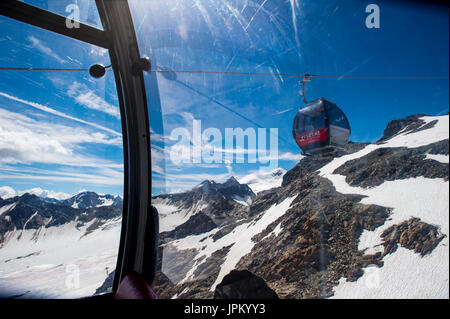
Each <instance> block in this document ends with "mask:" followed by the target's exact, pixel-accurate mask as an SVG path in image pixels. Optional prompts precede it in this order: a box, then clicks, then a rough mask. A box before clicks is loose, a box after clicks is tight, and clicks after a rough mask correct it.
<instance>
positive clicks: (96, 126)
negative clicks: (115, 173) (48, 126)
mask: <svg viewBox="0 0 450 319" xmlns="http://www.w3.org/2000/svg"><path fill="white" fill-rule="evenodd" d="M0 96H3V97H5V98H7V99H9V100H12V101H16V102H20V103H23V104H26V105H29V106H31V107H34V108H36V109H38V110H41V111H43V112H46V113H49V114H53V115H56V116H59V117H62V118H66V119H69V120H72V121H75V122H78V123H82V124H85V125H89V126H92V127H95V128H97V129H99V130H102V131H105V132H108V133H110V134H114V135H116V136H122V134H121V133H118V132H116V131H114V130H111V129H109V128H106V127H104V126H101V125H98V124H96V123H92V122H88V121H84V120H81V119H79V118H76V117H73V116H71V115H67V114H65V113H63V112H60V111H57V110H54V109H52V108H50V107H48V106H45V105H42V104H39V103H35V102H30V101H27V100H22V99H20V98H18V97H15V96H12V95H9V94H6V93H4V92H0Z"/></svg>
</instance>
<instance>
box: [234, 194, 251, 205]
mask: <svg viewBox="0 0 450 319" xmlns="http://www.w3.org/2000/svg"><path fill="white" fill-rule="evenodd" d="M233 200H234V201H235V202H236V203H238V204H240V205H243V206H250V205H251V204H252V198H251V197H250V196H248V195H246V196H245V197H241V196H238V195H234V196H233Z"/></svg>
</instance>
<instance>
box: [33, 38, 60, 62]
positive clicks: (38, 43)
mask: <svg viewBox="0 0 450 319" xmlns="http://www.w3.org/2000/svg"><path fill="white" fill-rule="evenodd" d="M28 41H30V42H31V44H30V47H31V48H35V49H37V50H39V51H40V52H42V53H44V54H46V55H48V56H50V57H52V58H54V59H55V60H56V61H58V62H59V63H66V60H64V59H62V58H61V57H60V56H59V55H57V54H56V53H55V52H53V50H52V49H50V48H49V47H47V46H46V45H44V44H43V43H42V41H40V40H39V39H37V38H36V37H34V36H32V35H31V36H29V37H28Z"/></svg>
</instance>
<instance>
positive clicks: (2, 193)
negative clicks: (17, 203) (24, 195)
mask: <svg viewBox="0 0 450 319" xmlns="http://www.w3.org/2000/svg"><path fill="white" fill-rule="evenodd" d="M16 194H17V193H16V191H15V190H14V188H12V187H10V186H1V187H0V197H1V198H3V199H7V198H11V197H14V196H16Z"/></svg>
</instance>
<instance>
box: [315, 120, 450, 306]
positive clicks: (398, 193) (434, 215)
mask: <svg viewBox="0 0 450 319" xmlns="http://www.w3.org/2000/svg"><path fill="white" fill-rule="evenodd" d="M421 119H423V120H424V121H425V122H426V123H429V122H431V121H434V120H437V121H438V122H437V123H436V125H435V126H434V127H433V128H431V129H427V130H423V131H419V132H416V133H412V134H408V133H401V134H398V135H397V136H395V137H393V138H392V139H390V140H388V141H387V142H385V143H383V144H380V145H368V146H367V147H365V148H364V149H362V150H361V151H359V152H356V153H354V154H350V155H347V156H342V157H340V158H336V159H335V160H333V161H332V162H330V163H329V164H327V165H326V166H324V167H323V168H322V169H320V170H319V174H320V175H321V176H323V177H325V178H328V179H329V180H330V181H331V182H332V183H333V185H334V187H335V188H336V191H338V192H340V193H344V194H361V195H364V196H366V197H365V198H363V199H362V200H361V203H363V204H376V205H380V206H384V207H390V208H392V213H391V215H390V218H389V219H388V221H386V223H385V224H384V225H382V226H381V227H378V228H377V229H375V230H374V231H367V230H365V231H363V233H362V235H361V237H360V240H359V245H358V249H360V250H365V254H373V253H375V252H377V251H382V247H381V242H382V241H381V237H380V235H381V234H382V232H383V231H384V230H386V229H387V228H389V227H391V226H392V225H395V224H399V223H401V222H403V221H405V220H408V219H410V218H411V217H416V218H420V219H421V220H422V221H423V222H425V223H428V224H432V225H436V226H438V227H439V228H440V231H441V232H442V233H443V234H445V235H446V237H445V238H444V239H443V240H442V241H441V242H440V244H439V245H438V246H437V247H436V248H435V249H434V250H433V252H432V253H431V254H429V255H427V256H425V257H421V256H420V255H419V254H416V253H414V252H413V251H411V250H408V249H405V248H403V247H399V248H398V249H397V251H396V252H394V253H393V254H390V255H387V256H385V257H384V259H383V260H384V266H383V267H381V268H378V267H373V266H370V267H367V268H365V269H364V275H363V276H361V277H360V278H359V279H358V280H357V281H356V282H347V281H346V280H345V279H344V278H341V280H340V282H339V285H338V286H337V287H335V288H334V292H335V295H334V298H449V249H448V244H449V243H448V235H449V201H448V198H449V182H448V181H445V180H444V179H440V178H436V179H429V178H424V177H417V178H409V179H404V180H395V181H386V182H384V183H383V184H381V185H379V186H376V187H372V188H362V187H352V186H350V185H348V184H347V183H346V181H345V176H342V175H338V174H333V172H334V170H335V169H336V168H338V167H340V166H341V165H343V164H344V163H345V162H347V161H349V160H352V159H357V158H360V157H362V156H365V155H367V154H369V153H370V152H372V151H374V150H376V149H378V148H382V147H409V148H416V147H420V146H425V145H428V144H431V143H435V142H438V141H440V140H444V139H448V116H440V117H423V118H421ZM428 156H430V155H428ZM430 157H431V158H432V159H434V160H436V159H440V160H443V158H442V157H441V156H438V157H437V156H430ZM433 157H434V158H433ZM447 163H448V156H447Z"/></svg>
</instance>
